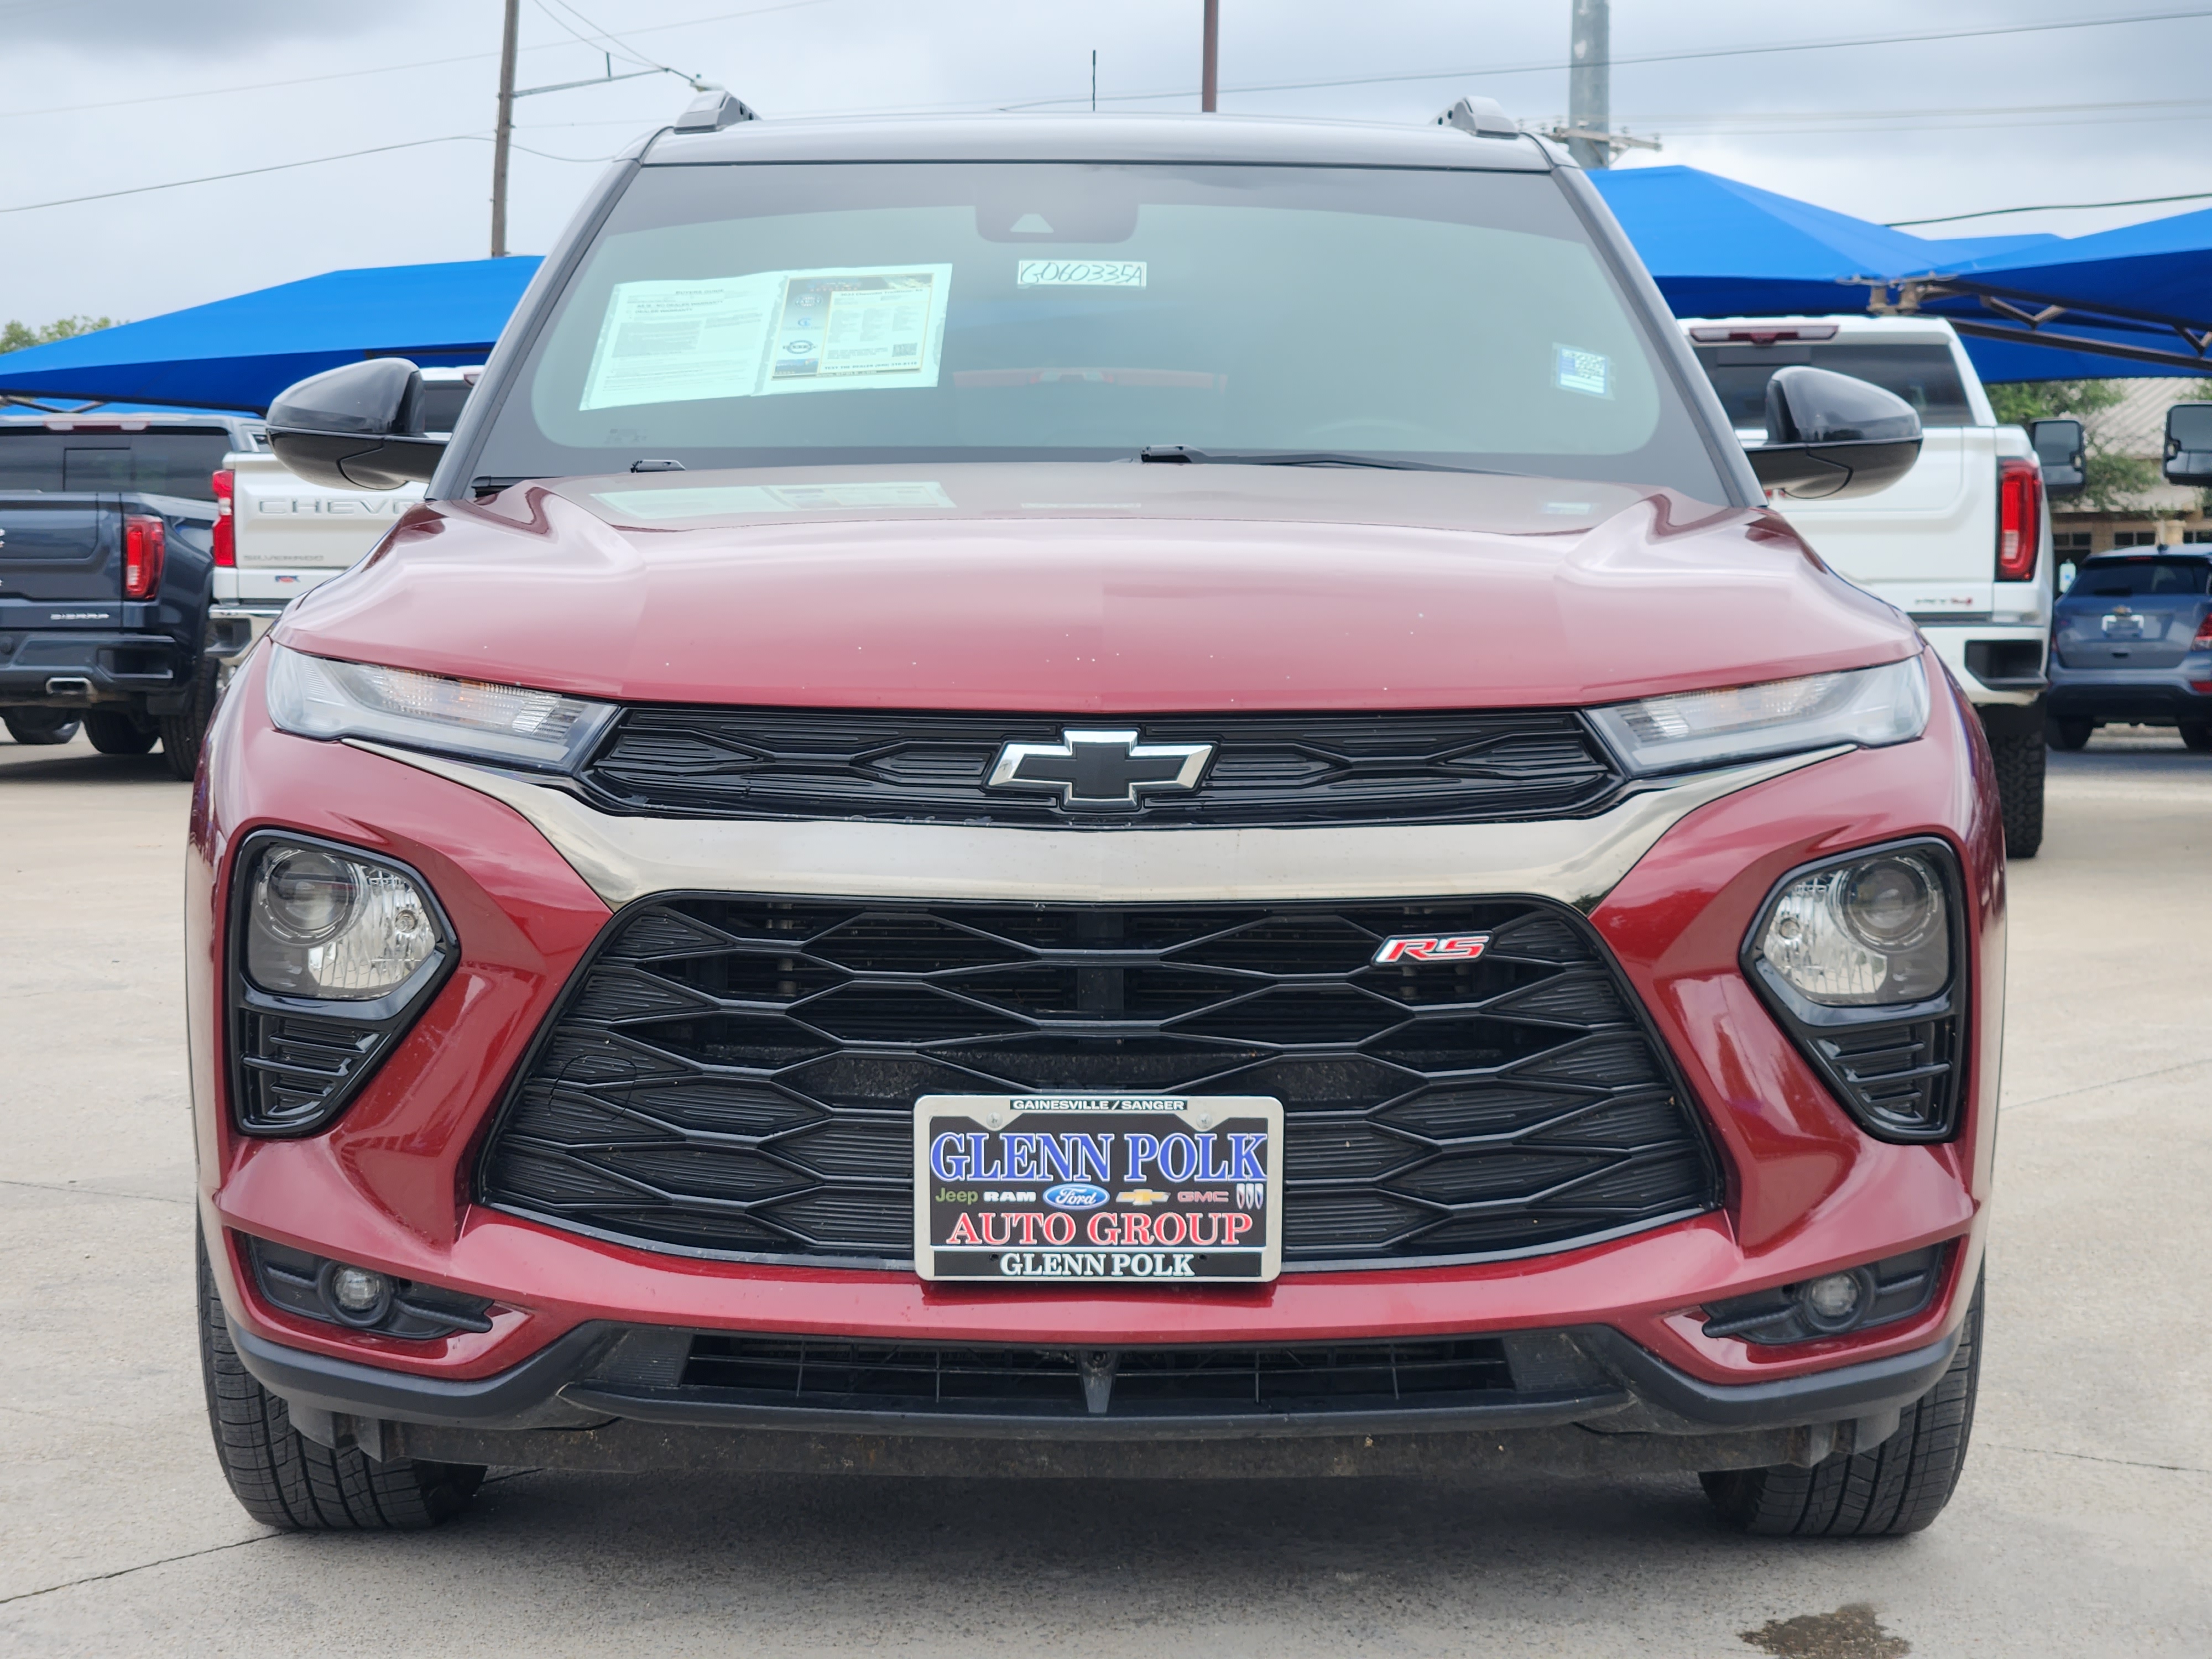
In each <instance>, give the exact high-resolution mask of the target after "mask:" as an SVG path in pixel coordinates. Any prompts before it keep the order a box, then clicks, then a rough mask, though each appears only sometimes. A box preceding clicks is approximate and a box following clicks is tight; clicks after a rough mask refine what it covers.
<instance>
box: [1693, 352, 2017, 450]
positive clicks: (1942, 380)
mask: <svg viewBox="0 0 2212 1659" xmlns="http://www.w3.org/2000/svg"><path fill="white" fill-rule="evenodd" d="M1697 353H1698V361H1699V362H1701V363H1703V364H1704V365H1705V374H1706V375H1707V376H1708V377H1709V378H1710V379H1711V380H1712V383H1713V390H1714V391H1715V392H1718V393H1719V394H1720V399H1721V407H1722V408H1723V409H1725V410H1728V416H1729V421H1730V422H1732V423H1733V424H1735V425H1736V426H1739V427H1746V428H1753V429H1755V430H1759V429H1764V428H1765V425H1766V383H1767V382H1768V381H1769V380H1772V379H1773V378H1774V371H1775V370H1776V369H1778V368H1784V367H1786V366H1788V365H1789V364H1791V363H1810V364H1811V365H1812V366H1813V367H1814V368H1826V369H1832V370H1833V371H1834V372H1835V373H1837V374H1849V375H1850V376H1851V377H1853V378H1854V379H1856V380H1871V381H1873V382H1874V384H1875V385H1876V386H1880V387H1881V389H1882V390H1883V391H1884V392H1894V393H1896V395H1897V396H1899V397H1900V398H1904V399H1905V402H1907V403H1908V404H1911V405H1912V407H1913V408H1914V409H1915V410H1917V411H1918V413H1919V416H1920V424H1921V425H1923V426H1972V425H1973V424H1975V422H1974V411H1973V410H1972V407H1971V406H1970V405H1969V404H1967V402H1966V383H1965V382H1964V381H1963V380H1960V377H1959V365H1958V364H1957V362H1954V360H1953V359H1952V356H1951V348H1950V347H1948V346H1947V345H1944V344H1942V343H1941V342H1939V341H1934V340H1930V341H1927V342H1925V343H1921V344H1917V345H1915V344H1911V343H1906V342H1904V341H1898V342H1895V343H1890V344H1881V343H1876V344H1872V345H1866V344H1856V345H1839V344H1836V343H1818V342H1813V343H1794V344H1793V343H1790V342H1787V341H1778V342H1777V343H1774V344H1773V345H1768V346H1761V345H1701V346H1699V347H1698V348H1697Z"/></svg>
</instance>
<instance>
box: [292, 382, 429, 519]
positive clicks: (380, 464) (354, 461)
mask: <svg viewBox="0 0 2212 1659" xmlns="http://www.w3.org/2000/svg"><path fill="white" fill-rule="evenodd" d="M424 401H425V400H424V398H423V395H422V371H421V370H420V369H418V368H416V367H415V365H414V364H412V363H410V362H408V361H407V359H405V358H404V357H372V358H370V359H369V360H368V362H361V363H347V364H344V365H343V366H342V367H340V368H333V369H327V370H325V372H324V373H322V374H311V375H309V376H308V377H307V379H306V380H301V381H300V382H299V383H298V384H296V385H295V386H287V387H286V388H285V389H284V390H283V392H279V393H278V394H277V397H276V402H274V403H272V404H270V405H269V447H270V449H272V450H274V451H275V452H276V459H278V460H280V461H282V462H283V463H284V465H286V466H289V467H290V468H291V469H292V471H295V472H296V473H298V474H299V475H300V476H301V477H303V478H305V479H306V480H307V482H308V483H319V484H323V485H325V486H327V487H328V488H330V489H398V488H399V486H400V485H402V484H404V483H414V482H416V481H419V480H422V479H427V478H428V477H429V476H430V475H431V473H433V472H435V471H437V467H438V459H439V457H441V455H443V454H444V453H445V452H446V440H445V439H444V438H443V437H435V438H434V437H429V436H427V435H425V434H424V431H423V425H424V416H425V414H426V412H427V411H426V410H425V407H424Z"/></svg>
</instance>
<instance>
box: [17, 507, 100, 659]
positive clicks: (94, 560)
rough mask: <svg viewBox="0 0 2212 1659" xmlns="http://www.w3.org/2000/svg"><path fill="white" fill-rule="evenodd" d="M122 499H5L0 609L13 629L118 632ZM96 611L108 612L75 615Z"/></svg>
mask: <svg viewBox="0 0 2212 1659" xmlns="http://www.w3.org/2000/svg"><path fill="white" fill-rule="evenodd" d="M118 499H119V498H117V497H112V496H104V495H54V496H44V497H42V496H40V495H13V494H0V604H4V609H5V611H6V613H7V616H8V618H9V621H10V622H13V623H15V624H16V625H17V626H22V625H25V624H28V625H31V626H34V627H37V626H45V625H46V624H47V623H49V622H51V623H56V624H58V625H61V626H64V627H65V626H68V625H70V623H83V624H91V623H106V624H107V625H109V626H111V627H112V626H113V625H114V623H115V621H116V619H117V616H118V611H117V607H118V606H119V605H121V604H122V602H123V560H122V556H121V549H120V546H119V545H118V544H119V541H120V535H119V526H120V522H121V509H120V507H119V505H118ZM88 605H91V606H101V605H104V606H105V607H106V609H105V610H103V611H100V614H98V615H97V616H94V615H86V616H83V617H77V616H74V615H70V614H67V613H70V612H73V611H77V610H80V609H82V608H84V607H86V606H88ZM49 611H52V612H54V613H56V614H54V615H52V616H51V617H49V616H48V615H47V614H46V613H48V612H49Z"/></svg>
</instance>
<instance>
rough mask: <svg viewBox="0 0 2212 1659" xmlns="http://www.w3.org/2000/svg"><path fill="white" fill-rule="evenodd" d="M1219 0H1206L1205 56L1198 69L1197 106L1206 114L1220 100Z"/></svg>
mask: <svg viewBox="0 0 2212 1659" xmlns="http://www.w3.org/2000/svg"><path fill="white" fill-rule="evenodd" d="M1220 90H1221V0H1206V56H1205V59H1204V65H1203V67H1202V68H1201V69H1200V71H1199V107H1200V109H1202V110H1204V111H1205V112H1206V113H1207V114H1208V115H1211V114H1212V113H1213V111H1214V106H1215V105H1217V104H1218V103H1219V102H1220V98H1219V96H1218V94H1219V93H1220Z"/></svg>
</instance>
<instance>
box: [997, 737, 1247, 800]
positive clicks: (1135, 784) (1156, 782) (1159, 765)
mask: <svg viewBox="0 0 2212 1659" xmlns="http://www.w3.org/2000/svg"><path fill="white" fill-rule="evenodd" d="M1212 757H1213V745H1212V744H1210V743H1139V741H1138V740H1137V733H1136V732H1078V731H1073V730H1067V731H1063V732H1061V733H1060V741H1059V742H1058V743H1009V744H1004V745H1002V746H1001V747H1000V750H999V758H998V760H997V762H996V763H995V764H994V765H993V766H992V768H991V781H990V787H992V788H994V789H1028V790H1036V791H1039V792H1050V793H1056V794H1058V795H1059V797H1060V805H1062V806H1068V807H1079V808H1080V807H1089V808H1093V809H1097V808H1102V807H1103V808H1108V809H1111V808H1115V807H1124V808H1126V807H1133V806H1136V805H1140V803H1139V800H1138V799H1137V796H1138V793H1139V791H1141V790H1154V789H1195V788H1197V787H1198V780H1199V775H1200V773H1202V772H1203V771H1205V770H1206V762H1207V761H1209V760H1211V759H1212Z"/></svg>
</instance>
